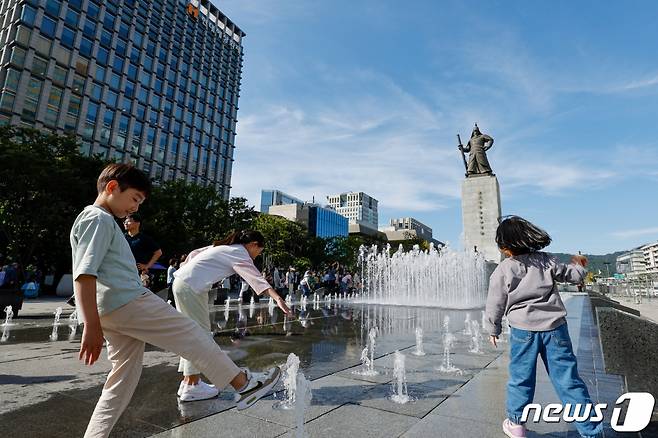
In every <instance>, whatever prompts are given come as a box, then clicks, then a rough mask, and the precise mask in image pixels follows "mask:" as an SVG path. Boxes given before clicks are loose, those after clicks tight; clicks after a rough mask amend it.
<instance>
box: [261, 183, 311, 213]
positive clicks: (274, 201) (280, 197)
mask: <svg viewBox="0 0 658 438" xmlns="http://www.w3.org/2000/svg"><path fill="white" fill-rule="evenodd" d="M289 204H297V205H304V201H302V200H301V199H298V198H295V197H294V196H290V195H288V194H286V193H283V192H282V191H281V190H275V189H267V190H261V191H260V212H261V213H266V214H267V213H269V211H270V207H272V206H273V205H289Z"/></svg>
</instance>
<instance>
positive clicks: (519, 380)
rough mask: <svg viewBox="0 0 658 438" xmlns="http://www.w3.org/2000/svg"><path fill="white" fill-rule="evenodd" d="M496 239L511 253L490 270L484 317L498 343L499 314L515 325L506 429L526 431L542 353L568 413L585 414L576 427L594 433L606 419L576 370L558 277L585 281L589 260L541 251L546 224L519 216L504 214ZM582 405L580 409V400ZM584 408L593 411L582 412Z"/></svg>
mask: <svg viewBox="0 0 658 438" xmlns="http://www.w3.org/2000/svg"><path fill="white" fill-rule="evenodd" d="M496 243H497V244H498V247H499V248H500V250H501V251H502V252H503V253H504V254H505V255H506V256H507V258H506V259H505V260H503V261H502V262H501V263H500V264H499V265H498V267H497V268H496V270H495V271H494V272H493V273H492V274H491V278H490V281H489V293H488V296H487V306H486V322H487V329H488V330H489V333H490V334H491V336H490V341H491V343H492V344H493V345H494V347H495V346H497V340H498V336H499V335H500V332H501V319H502V317H503V315H506V316H507V320H508V323H509V325H510V327H511V329H510V330H511V336H510V365H509V382H508V384H507V418H506V419H505V421H504V422H503V432H504V433H505V434H506V435H507V436H509V437H512V438H523V437H525V436H526V428H525V425H524V424H523V423H524V422H523V421H522V417H523V409H524V407H525V406H526V405H528V404H530V403H532V400H533V397H534V393H535V384H536V382H535V379H536V369H537V358H538V357H541V359H542V362H543V363H544V366H545V368H546V372H547V373H548V375H549V377H550V379H551V382H552V383H553V386H554V388H555V391H556V392H557V394H558V396H559V397H560V399H561V400H562V403H563V404H564V405H565V406H566V404H567V403H569V404H570V405H571V408H572V410H573V411H575V410H576V409H580V412H569V414H576V415H581V416H582V417H583V419H582V420H581V421H578V422H576V423H575V424H576V428H577V429H578V432H579V433H580V435H581V436H583V437H596V436H598V435H599V434H600V432H601V429H602V424H601V423H600V422H598V421H592V419H591V414H593V413H594V412H593V410H591V411H587V410H589V409H591V407H592V401H591V399H590V396H589V392H588V390H587V387H586V386H585V383H584V382H583V380H582V379H581V378H580V376H579V375H578V367H577V362H576V357H575V355H574V353H573V348H572V345H571V339H570V337H569V332H568V329H567V320H566V318H565V317H566V315H567V311H566V309H565V307H564V304H563V303H562V299H561V298H560V294H559V293H558V291H557V287H556V281H560V282H570V283H581V282H582V281H583V279H584V277H585V273H586V271H585V266H586V265H587V259H586V258H585V257H583V256H573V257H572V259H571V263H568V264H565V263H560V262H559V261H558V260H557V259H556V258H555V257H554V256H552V255H550V254H548V253H545V252H541V251H540V250H541V249H543V248H545V247H546V246H548V245H549V244H550V243H551V238H550V236H549V235H548V234H547V233H546V232H545V231H544V230H542V229H540V228H538V227H537V226H535V225H533V224H532V223H530V222H528V221H526V220H525V219H522V218H520V217H518V216H509V217H507V218H505V219H504V220H503V221H502V222H501V223H500V225H499V226H498V229H497V230H496ZM578 404H579V405H580V408H578V407H577V405H578ZM583 411H586V412H589V413H586V414H585V415H583Z"/></svg>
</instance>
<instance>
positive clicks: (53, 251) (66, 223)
mask: <svg viewBox="0 0 658 438" xmlns="http://www.w3.org/2000/svg"><path fill="white" fill-rule="evenodd" d="M0 162H1V163H2V166H0V233H1V235H2V243H3V246H4V247H5V252H6V253H7V254H8V255H9V256H10V257H12V258H13V259H14V260H16V261H18V262H19V263H20V264H21V265H23V266H25V265H27V264H30V263H33V262H34V261H35V259H38V260H39V261H41V262H43V263H44V264H46V265H47V266H55V267H56V268H57V269H58V270H59V271H60V272H61V271H65V270H68V269H70V264H71V249H70V244H69V231H70V229H71V224H73V221H74V220H75V218H76V216H77V215H78V213H80V210H82V208H83V207H84V206H85V205H88V204H91V203H92V202H93V200H94V199H95V197H96V179H97V177H98V174H99V173H100V171H101V170H102V168H103V166H104V164H105V163H104V162H103V161H102V160H101V159H99V158H96V157H91V158H90V157H85V156H83V155H82V154H81V153H80V151H79V148H78V144H77V142H76V140H75V138H73V137H71V136H58V135H53V134H48V133H44V132H41V131H38V130H35V129H29V128H18V127H10V126H5V127H2V128H0Z"/></svg>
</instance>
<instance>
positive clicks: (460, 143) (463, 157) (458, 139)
mask: <svg viewBox="0 0 658 438" xmlns="http://www.w3.org/2000/svg"><path fill="white" fill-rule="evenodd" d="M457 147H458V148H459V152H461V153H462V160H463V161H464V170H465V171H466V176H468V164H467V163H466V155H465V154H464V145H463V144H462V139H461V137H460V136H459V134H457Z"/></svg>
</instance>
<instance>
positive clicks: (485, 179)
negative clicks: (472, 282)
mask: <svg viewBox="0 0 658 438" xmlns="http://www.w3.org/2000/svg"><path fill="white" fill-rule="evenodd" d="M500 216H501V212H500V187H499V186H498V178H496V176H495V175H478V176H469V177H468V178H466V179H465V180H464V182H463V183H462V221H463V223H464V248H470V249H472V248H473V247H476V248H477V250H478V252H481V253H483V254H484V257H485V259H486V260H488V261H491V262H494V263H499V262H500V261H501V260H502V254H501V253H500V250H499V249H498V245H496V228H498V218H500Z"/></svg>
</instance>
